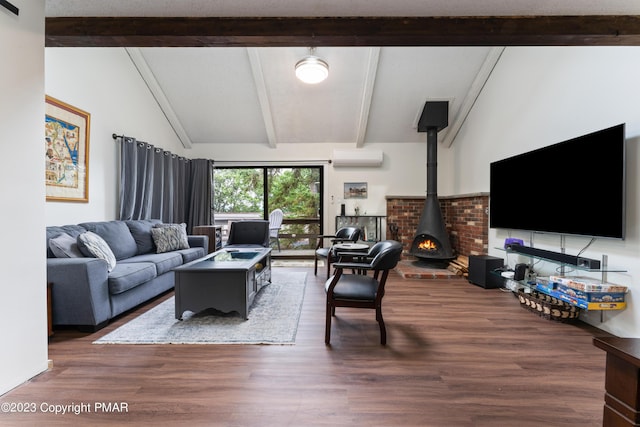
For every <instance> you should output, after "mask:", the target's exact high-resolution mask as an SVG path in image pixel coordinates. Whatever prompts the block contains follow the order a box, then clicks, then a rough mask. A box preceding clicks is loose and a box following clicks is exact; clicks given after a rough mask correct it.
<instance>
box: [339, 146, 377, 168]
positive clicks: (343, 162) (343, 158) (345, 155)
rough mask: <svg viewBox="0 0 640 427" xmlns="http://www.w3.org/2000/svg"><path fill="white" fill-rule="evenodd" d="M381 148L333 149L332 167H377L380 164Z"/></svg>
mask: <svg viewBox="0 0 640 427" xmlns="http://www.w3.org/2000/svg"><path fill="white" fill-rule="evenodd" d="M383 158H384V153H383V152H382V150H333V159H331V160H332V162H333V167H336V168H337V167H347V166H351V167H378V166H381V165H382V160H383Z"/></svg>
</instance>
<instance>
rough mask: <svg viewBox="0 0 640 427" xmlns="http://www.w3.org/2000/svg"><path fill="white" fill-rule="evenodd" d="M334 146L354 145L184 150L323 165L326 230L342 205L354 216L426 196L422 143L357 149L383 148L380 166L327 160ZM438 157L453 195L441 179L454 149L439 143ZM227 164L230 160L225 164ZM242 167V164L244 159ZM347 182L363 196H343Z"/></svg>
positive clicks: (220, 159) (221, 158) (443, 190)
mask: <svg viewBox="0 0 640 427" xmlns="http://www.w3.org/2000/svg"><path fill="white" fill-rule="evenodd" d="M334 149H353V147H352V146H351V145H349V146H347V145H346V144H303V145H298V144H280V146H278V147H277V148H269V147H267V146H264V145H253V144H251V145H249V144H194V147H193V149H190V150H187V152H186V156H187V157H190V158H198V157H203V158H209V159H213V160H214V161H216V162H217V163H218V164H221V165H229V164H233V163H232V162H233V161H238V160H244V161H255V163H252V164H256V165H259V164H260V163H261V162H265V161H273V162H294V161H295V162H297V161H300V162H302V163H304V162H308V163H309V164H311V163H313V164H324V165H325V189H326V191H325V193H326V194H325V202H324V203H325V212H326V218H325V224H324V226H325V231H326V232H332V231H334V229H335V216H336V215H339V214H340V205H341V204H342V203H345V207H346V213H347V215H353V214H354V208H355V205H356V204H357V205H358V206H359V207H360V212H361V214H362V215H365V212H366V214H367V215H386V199H385V196H389V195H395V196H398V195H402V196H424V195H425V194H426V191H427V174H426V162H427V158H426V156H427V154H426V153H427V149H426V134H425V142H424V143H395V144H366V145H365V147H363V148H361V150H363V151H366V150H381V151H382V152H383V153H384V160H383V164H382V166H380V167H334V166H333V165H330V164H326V162H316V163H314V162H313V161H314V160H328V159H331V158H332V156H333V150H334ZM439 151H440V152H439V153H438V155H439V160H438V168H439V169H438V171H439V178H438V187H439V189H438V192H439V194H441V195H451V194H453V193H451V191H452V185H451V184H452V182H451V180H450V179H445V178H446V177H447V175H448V174H449V173H450V163H451V160H450V157H451V156H450V154H451V151H452V150H449V149H446V148H443V147H441V148H440V150H439ZM228 162H231V163H228ZM243 165H246V164H245V163H243ZM345 182H366V183H367V190H368V197H367V198H366V199H357V200H356V199H347V200H344V198H343V194H344V183H345Z"/></svg>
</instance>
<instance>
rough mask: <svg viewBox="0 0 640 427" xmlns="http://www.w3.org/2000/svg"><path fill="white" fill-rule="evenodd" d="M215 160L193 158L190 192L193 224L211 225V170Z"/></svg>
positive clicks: (190, 222)
mask: <svg viewBox="0 0 640 427" xmlns="http://www.w3.org/2000/svg"><path fill="white" fill-rule="evenodd" d="M212 169H213V162H212V161H211V160H206V159H194V160H191V192H190V194H189V222H188V224H189V225H191V226H195V225H211V223H212V222H211V208H212V206H211V171H212Z"/></svg>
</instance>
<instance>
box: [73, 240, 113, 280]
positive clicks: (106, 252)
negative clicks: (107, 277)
mask: <svg viewBox="0 0 640 427" xmlns="http://www.w3.org/2000/svg"><path fill="white" fill-rule="evenodd" d="M78 248H80V252H82V253H83V254H84V255H85V256H88V257H93V258H100V259H103V260H105V261H107V264H109V266H108V267H107V271H108V272H109V273H111V271H112V270H113V269H114V268H115V266H116V257H115V255H114V254H113V251H112V250H111V248H110V247H109V245H108V244H107V242H105V241H104V239H103V238H102V237H100V236H98V235H97V234H96V233H93V232H91V231H87V232H86V233H82V234H81V235H79V236H78Z"/></svg>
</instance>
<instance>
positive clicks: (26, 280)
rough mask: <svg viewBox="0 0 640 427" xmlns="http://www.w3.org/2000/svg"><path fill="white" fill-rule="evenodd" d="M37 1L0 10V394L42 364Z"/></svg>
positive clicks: (40, 7)
mask: <svg viewBox="0 0 640 427" xmlns="http://www.w3.org/2000/svg"><path fill="white" fill-rule="evenodd" d="M43 50H44V0H33V1H29V2H21V3H20V16H15V15H13V14H11V13H9V12H8V11H6V10H5V9H1V10H0V58H2V66H0V121H1V122H2V139H1V140H0V141H1V142H0V144H1V145H2V152H3V154H4V156H3V157H4V161H3V162H2V167H0V193H1V194H2V209H0V224H2V225H3V231H2V243H3V244H2V245H0V260H1V261H0V324H1V325H2V327H0V343H2V344H0V362H1V363H0V394H3V393H5V392H7V391H8V390H11V389H12V388H14V387H15V386H17V385H19V384H21V383H22V382H24V381H26V380H28V379H29V378H31V377H33V376H35V375H36V374H38V373H40V372H42V371H44V370H46V369H47V308H46V281H47V278H46V272H45V256H46V255H45V248H44V245H43V243H42V242H43V240H42V239H43V233H44V174H43V171H44V150H43V147H44V146H43V145H42V144H43V141H44V139H43V136H44V60H43V56H42V55H43Z"/></svg>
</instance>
